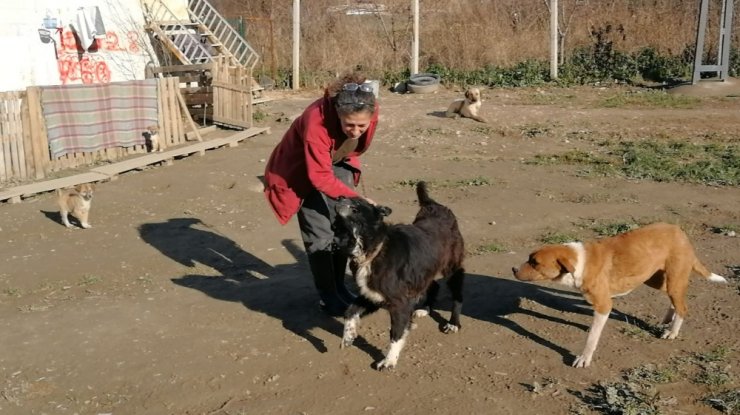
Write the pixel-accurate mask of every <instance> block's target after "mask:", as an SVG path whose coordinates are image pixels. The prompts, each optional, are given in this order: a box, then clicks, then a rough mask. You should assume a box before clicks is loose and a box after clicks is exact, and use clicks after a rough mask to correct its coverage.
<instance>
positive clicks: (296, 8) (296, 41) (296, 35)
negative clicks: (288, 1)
mask: <svg viewBox="0 0 740 415" xmlns="http://www.w3.org/2000/svg"><path fill="white" fill-rule="evenodd" d="M300 42H301V0H293V90H298V89H300V88H301V78H300V73H299V71H298V68H299V66H300V55H301V54H300V50H301V48H300Z"/></svg>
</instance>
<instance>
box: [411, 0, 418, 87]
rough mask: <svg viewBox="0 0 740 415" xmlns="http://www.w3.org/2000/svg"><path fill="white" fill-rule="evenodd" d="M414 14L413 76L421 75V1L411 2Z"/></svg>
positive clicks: (412, 43) (413, 0) (414, 0)
mask: <svg viewBox="0 0 740 415" xmlns="http://www.w3.org/2000/svg"><path fill="white" fill-rule="evenodd" d="M411 13H413V20H414V23H413V26H414V38H413V39H412V40H411V68H410V69H411V75H415V74H417V73H419V0H412V1H411Z"/></svg>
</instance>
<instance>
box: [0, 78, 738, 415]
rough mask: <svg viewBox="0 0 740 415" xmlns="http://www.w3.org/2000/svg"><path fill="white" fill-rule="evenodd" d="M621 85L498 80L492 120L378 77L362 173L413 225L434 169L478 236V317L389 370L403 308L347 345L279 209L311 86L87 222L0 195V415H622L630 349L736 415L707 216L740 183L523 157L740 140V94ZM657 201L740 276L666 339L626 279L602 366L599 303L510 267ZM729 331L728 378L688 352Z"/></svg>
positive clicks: (675, 397) (723, 305)
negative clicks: (653, 95)
mask: <svg viewBox="0 0 740 415" xmlns="http://www.w3.org/2000/svg"><path fill="white" fill-rule="evenodd" d="M624 92H625V90H623V89H617V88H578V89H521V90H509V89H500V90H498V89H497V90H485V91H484V99H485V101H484V104H483V109H482V112H483V114H484V115H485V116H486V117H487V118H488V119H489V123H488V124H480V123H476V122H474V121H472V120H461V119H457V120H450V119H445V118H443V117H441V116H440V114H441V113H442V112H443V111H444V110H445V109H446V106H447V104H448V103H449V102H450V101H451V100H452V99H453V98H456V97H458V96H460V95H461V93H460V92H459V91H452V90H449V91H440V92H438V93H435V94H408V95H397V94H391V93H390V92H387V91H382V92H381V99H382V101H381V102H382V109H381V111H382V112H381V114H382V115H381V126H380V127H379V129H378V132H377V137H376V140H375V142H374V144H373V146H372V148H371V150H370V151H369V152H368V153H367V154H366V155H365V156H364V158H363V160H364V165H365V178H364V180H363V183H362V187H361V191H362V192H364V193H365V194H366V195H367V196H369V197H371V198H372V199H373V200H375V201H376V202H378V203H381V204H384V205H388V206H390V207H392V208H393V209H394V212H393V214H392V215H391V217H390V219H391V220H392V221H395V222H408V221H410V220H411V219H412V218H413V215H414V214H415V209H416V208H415V203H416V201H415V193H414V190H413V187H412V186H409V185H408V184H409V183H411V182H413V181H415V180H419V179H425V180H428V181H429V182H430V183H431V194H432V196H433V197H434V198H435V199H436V200H438V201H439V202H441V203H444V204H446V205H448V206H450V207H451V208H452V209H453V211H454V212H455V213H456V215H457V216H458V218H459V221H460V226H461V229H462V232H463V235H464V237H465V239H466V245H467V248H468V251H469V255H468V257H467V259H466V271H467V279H466V287H465V293H466V297H465V303H464V306H463V320H462V324H463V328H462V330H461V331H460V332H459V333H457V334H447V335H446V334H443V333H441V332H440V331H439V329H438V324H437V323H436V322H435V320H434V319H425V320H421V321H419V324H418V327H417V328H416V329H415V330H414V331H413V332H412V333H411V335H410V337H409V340H408V342H407V345H406V348H405V350H404V351H403V353H402V355H401V358H400V361H399V366H398V367H397V368H396V369H395V370H392V371H386V372H377V371H375V370H374V369H373V368H372V366H371V365H372V363H373V362H374V361H376V360H378V359H379V358H380V356H381V355H382V353H383V351H384V350H385V348H386V346H387V339H388V328H389V319H388V315H387V313H385V312H382V311H381V312H378V313H376V314H374V315H372V316H370V317H368V318H367V319H365V320H363V324H362V325H361V327H360V335H361V338H359V339H358V341H357V342H356V343H355V346H353V347H351V348H349V349H344V350H340V348H339V341H340V336H341V329H342V322H341V320H340V319H333V318H329V317H326V316H324V315H323V314H322V313H321V312H320V310H319V308H318V305H317V297H316V294H315V290H314V288H313V285H312V280H311V278H310V277H309V275H308V270H307V264H306V260H305V256H304V254H303V250H302V246H301V243H300V237H299V234H298V227H297V223H296V222H295V220H293V221H292V222H291V223H289V224H288V225H287V226H280V225H279V224H278V222H277V221H276V220H275V219H274V217H273V214H272V212H271V211H270V210H269V209H268V207H267V204H266V202H265V200H264V198H263V195H262V194H261V193H260V192H259V186H260V182H259V180H258V176H259V175H261V174H262V172H263V169H264V166H265V160H266V159H267V158H268V156H269V154H270V151H271V150H272V148H273V146H274V145H275V143H276V142H277V141H278V140H279V139H280V137H281V135H282V133H283V132H284V131H285V130H286V129H287V127H288V125H289V122H290V121H289V120H290V119H292V117H294V116H296V115H297V114H298V113H299V112H300V111H301V110H302V108H303V107H304V106H305V105H307V104H308V103H309V102H310V101H311V100H312V99H313V97H314V96H316V95H315V94H309V93H299V94H292V93H283V94H277V93H276V94H274V97H275V99H274V100H273V101H271V102H269V103H267V104H263V105H262V107H261V109H260V121H259V122H258V125H261V126H271V127H272V129H271V133H270V134H266V135H260V136H256V137H254V138H251V139H249V140H246V141H244V142H242V144H241V145H240V146H239V147H236V148H223V149H217V150H213V151H209V152H207V153H206V155H205V156H204V157H198V156H192V157H188V158H183V159H179V160H177V161H175V163H174V165H172V166H169V167H164V166H161V167H152V168H147V169H144V170H140V171H133V172H129V173H125V174H123V175H121V176H120V177H119V178H118V180H115V181H110V182H106V183H101V184H99V185H98V187H97V193H96V195H95V199H94V202H93V208H92V214H91V223H92V225H93V228H92V229H89V230H81V229H74V230H70V229H66V228H65V227H64V226H62V225H61V224H60V220H59V214H58V209H57V208H56V206H55V202H54V199H53V197H52V195H51V194H43V195H38V196H36V197H33V198H30V199H26V200H24V202H23V203H20V204H2V205H0V241H2V245H0V246H1V248H0V333H1V334H0V379H1V380H0V413H2V414H116V415H123V414H309V415H312V414H316V415H318V414H357V413H367V414H451V413H458V414H483V413H490V414H494V413H495V414H565V413H583V414H588V413H602V412H603V413H606V410H605V409H603V408H602V409H599V408H597V407H598V406H599V400H598V399H597V398H596V397H595V396H594V392H593V391H594V387H595V385H599V383H600V382H601V384H605V383H609V382H621V381H623V379H624V378H623V376H624V371H627V370H630V369H632V368H637V367H657V368H673V369H671V370H674V372H675V374H676V376H673V377H672V378H671V379H669V381H667V382H663V383H656V384H655V385H654V391H655V392H656V393H657V395H654V396H653V397H654V399H655V405H656V406H657V407H658V408H659V411H660V413H669V414H715V413H717V414H718V413H720V412H719V411H718V410H717V409H714V408H712V407H711V406H710V405H708V404H707V403H706V402H704V398H705V397H707V396H708V395H710V394H712V393H714V392H717V391H718V390H725V389H737V388H738V385H739V384H740V382H739V381H738V376H739V375H740V373H738V371H737V368H738V356H739V355H738V353H739V350H738V346H737V344H738V340H740V331H739V330H738V327H739V326H740V303H739V302H738V293H739V292H740V289H739V288H738V286H739V281H738V274H737V273H738V271H737V270H738V265H740V238H738V237H737V236H731V235H732V234H731V233H729V234H728V233H724V234H723V233H718V232H714V231H713V229H715V228H718V227H728V226H729V227H733V226H734V227H736V228H737V227H740V210H739V209H738V205H739V203H740V189H738V188H737V187H714V186H706V185H700V184H686V183H675V182H674V183H658V182H652V181H638V180H628V179H623V178H618V177H598V176H589V175H584V174H581V173H579V167H578V166H577V165H575V166H572V165H558V164H554V165H540V164H530V163H526V161H528V160H532V159H533V157H535V156H536V155H538V154H539V155H551V154H558V153H563V152H565V151H568V150H572V149H580V150H584V151H595V150H598V149H599V148H600V144H601V143H602V141H604V140H612V141H619V140H622V139H625V140H627V139H630V140H631V139H639V138H653V139H670V138H675V139H685V140H691V141H697V142H705V141H707V140H715V141H716V142H719V143H734V145H738V143H739V142H738V133H739V132H740V122H739V121H738V114H739V113H740V112H739V111H740V100H739V99H737V98H703V99H702V100H701V102H700V103H699V104H698V106H696V107H694V108H691V109H666V108H636V107H629V106H622V107H618V108H605V107H603V106H602V105H599V102H601V100H603V99H605V98H606V97H608V96H613V95H615V94H622V93H624ZM659 220H661V221H668V222H672V223H678V224H680V225H682V226H683V227H684V229H686V230H687V232H688V233H689V235H690V237H691V239H692V240H693V241H694V243H695V246H696V250H697V253H698V256H699V257H700V258H701V259H702V261H703V262H704V263H705V264H706V265H707V266H708V267H709V268H710V269H711V270H712V271H714V272H715V273H718V274H722V275H725V276H727V277H729V280H730V283H729V284H726V285H720V284H712V283H709V282H706V281H703V280H701V279H700V278H698V277H694V278H693V279H692V281H691V285H690V293H689V308H690V316H689V318H688V320H687V322H686V324H685V325H684V327H683V330H682V331H681V335H680V337H679V338H678V339H676V340H672V341H671V340H661V339H659V338H657V337H656V336H654V335H653V334H652V331H651V330H652V329H651V328H654V327H655V326H656V325H657V324H658V323H659V320H660V319H661V318H662V316H663V313H664V312H665V309H666V307H667V305H668V301H667V298H666V297H665V296H664V295H662V294H661V293H659V292H655V291H653V290H651V289H649V288H647V287H641V288H639V289H637V290H635V291H634V292H632V293H631V294H630V295H628V296H625V297H620V298H618V299H615V312H614V313H613V315H612V316H611V318H610V320H609V322H608V324H607V325H606V329H605V331H604V333H603V335H602V337H601V342H600V344H599V347H598V349H597V351H596V354H595V358H594V362H593V364H592V366H591V367H589V368H587V369H574V368H572V367H570V363H571V362H572V359H573V357H574V353H577V352H579V351H580V349H581V348H582V347H583V344H584V341H585V337H586V330H587V328H588V326H589V324H590V321H591V310H590V308H589V307H588V306H587V305H586V304H585V303H584V302H583V301H582V299H581V298H580V297H579V296H578V295H577V294H576V293H574V292H572V291H569V290H568V289H564V288H563V287H562V286H555V285H550V284H525V283H522V282H518V281H516V280H515V279H514V278H513V276H512V274H511V267H512V266H514V265H518V264H519V263H521V262H522V261H523V260H525V259H526V257H527V255H528V254H529V252H530V251H532V250H533V249H534V248H536V247H537V246H539V245H541V238H542V237H543V236H544V235H547V234H553V233H570V234H576V235H578V236H579V237H581V238H594V237H596V234H595V233H594V232H593V230H592V226H591V225H592V224H594V223H610V222H625V221H637V222H640V223H647V222H651V221H659ZM448 312H449V301H443V302H442V303H441V304H440V310H439V313H440V314H441V315H442V316H447V315H448V314H447V313H448ZM717 350H721V351H722V353H723V360H722V362H723V366H722V367H721V368H720V369H722V370H724V372H725V373H726V374H727V375H728V379H729V380H727V379H726V381H725V382H723V383H709V382H702V381H700V380H697V378H696V377H694V374H695V373H696V370H697V368H698V366H697V364H693V363H692V362H697V361H699V360H701V359H700V358H699V357H700V356H702V355H704V354H708V353H714V352H716V351H717ZM697 359H698V360H697ZM675 362H679V364H678V365H677V366H676V364H675ZM681 362H683V363H681ZM650 365H653V366H650ZM614 413H618V412H614Z"/></svg>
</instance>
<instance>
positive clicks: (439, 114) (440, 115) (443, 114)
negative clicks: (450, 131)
mask: <svg viewBox="0 0 740 415" xmlns="http://www.w3.org/2000/svg"><path fill="white" fill-rule="evenodd" d="M427 115H429V116H431V117H437V118H447V111H432V112H428V113H427Z"/></svg>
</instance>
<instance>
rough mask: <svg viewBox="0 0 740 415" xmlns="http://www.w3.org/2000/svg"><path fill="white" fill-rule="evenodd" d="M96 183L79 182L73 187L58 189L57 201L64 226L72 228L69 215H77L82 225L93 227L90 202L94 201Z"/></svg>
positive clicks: (86, 227)
mask: <svg viewBox="0 0 740 415" xmlns="http://www.w3.org/2000/svg"><path fill="white" fill-rule="evenodd" d="M94 190H95V185H94V184H92V183H83V184H78V185H77V186H75V187H74V188H72V189H57V203H59V214H60V215H61V216H62V223H63V224H64V226H66V227H68V228H71V227H72V224H71V223H69V218H68V215H69V214H70V213H71V214H72V216H74V217H76V218H77V220H79V221H80V225H81V226H82V227H83V228H85V229H88V228H92V226H90V222H89V221H88V217H89V215H90V204H91V203H92V197H93V192H94Z"/></svg>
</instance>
